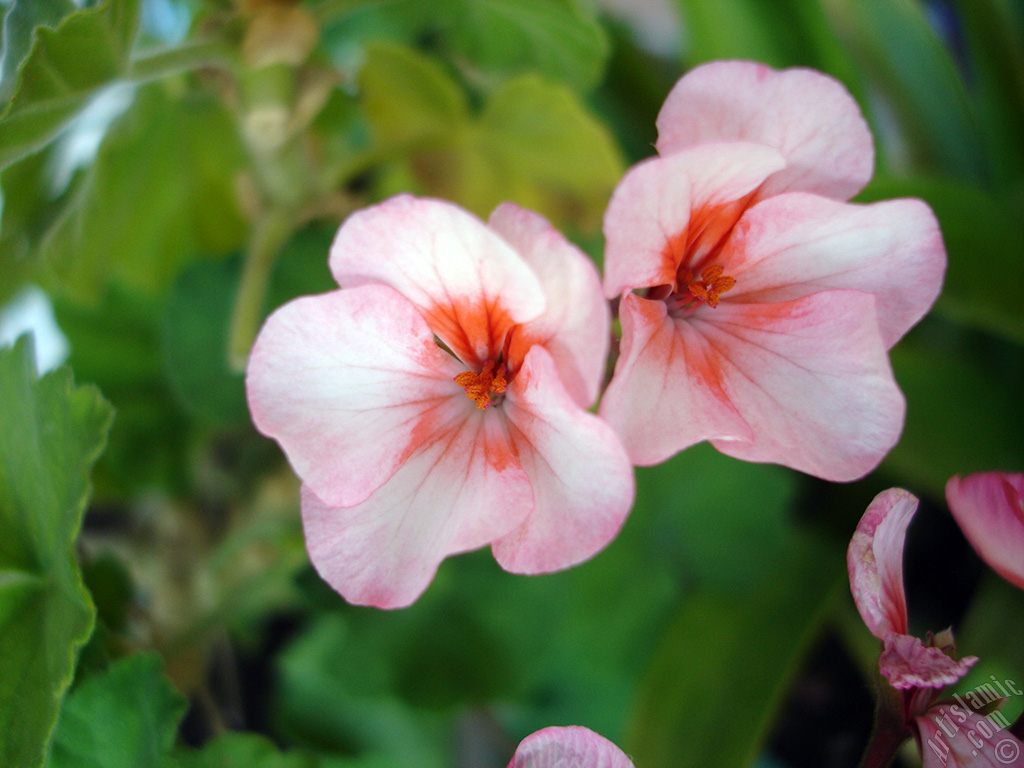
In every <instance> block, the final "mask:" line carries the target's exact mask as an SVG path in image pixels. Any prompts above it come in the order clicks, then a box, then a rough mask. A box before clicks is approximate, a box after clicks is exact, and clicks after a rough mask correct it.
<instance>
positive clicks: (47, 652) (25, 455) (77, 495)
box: [0, 339, 112, 768]
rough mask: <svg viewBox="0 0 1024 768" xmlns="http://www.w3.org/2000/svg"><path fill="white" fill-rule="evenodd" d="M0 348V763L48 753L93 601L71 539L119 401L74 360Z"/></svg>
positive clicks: (21, 347) (35, 761)
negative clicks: (46, 367) (80, 381)
mask: <svg viewBox="0 0 1024 768" xmlns="http://www.w3.org/2000/svg"><path fill="white" fill-rule="evenodd" d="M29 350H30V346H29V343H28V340H27V339H22V340H21V341H20V342H19V343H18V344H16V345H15V347H14V349H13V350H4V351H0V522H2V525H0V529H2V530H3V531H4V535H3V536H2V537H0V733H3V734H4V739H3V740H2V741H0V764H2V765H4V766H11V768H22V767H23V766H38V765H40V764H41V763H42V760H43V756H44V754H45V749H46V745H47V742H48V741H49V738H50V732H51V730H52V728H53V724H54V722H55V721H56V718H57V712H58V708H59V706H60V701H61V698H62V697H63V695H64V692H65V690H66V689H67V687H68V685H69V684H70V682H71V677H72V673H73V671H74V668H75V656H76V654H77V651H78V649H79V648H80V647H81V645H82V644H83V643H84V642H85V640H86V638H87V637H88V636H89V632H90V631H91V630H92V625H93V620H94V615H95V611H94V609H93V605H92V601H91V600H90V599H89V594H88V592H86V590H85V587H84V586H83V585H82V576H81V572H80V570H79V567H78V563H77V561H76V559H75V553H74V545H75V539H76V538H77V536H78V531H79V528H80V527H81V524H82V513H83V511H84V509H85V504H86V499H87V498H88V494H89V484H88V471H89V467H90V466H91V465H92V463H93V461H94V460H95V459H96V457H97V456H98V455H99V453H100V451H101V450H102V449H103V445H104V442H105V440H106V434H107V429H108V428H109V426H110V420H111V416H112V411H111V408H110V406H109V405H108V404H107V403H106V402H105V401H104V400H103V398H102V397H100V394H99V392H98V391H97V390H96V389H95V388H94V387H87V386H86V387H75V386H74V384H73V383H72V380H71V373H70V371H69V370H68V369H67V368H61V369H60V370H58V371H55V372H53V373H50V374H47V375H46V376H44V377H43V378H42V379H39V380H36V374H35V364H34V361H33V359H32V354H31V353H30V351H29Z"/></svg>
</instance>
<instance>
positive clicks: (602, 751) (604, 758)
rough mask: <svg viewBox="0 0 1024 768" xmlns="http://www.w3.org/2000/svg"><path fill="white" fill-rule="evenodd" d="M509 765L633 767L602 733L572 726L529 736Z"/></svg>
mask: <svg viewBox="0 0 1024 768" xmlns="http://www.w3.org/2000/svg"><path fill="white" fill-rule="evenodd" d="M508 768H633V762H632V761H631V760H630V759H629V758H628V757H626V755H624V754H623V752H622V750H621V749H619V748H618V747H616V746H615V745H614V744H612V743H611V742H610V741H608V739H606V738H604V737H603V736H599V735H598V734H596V733H594V732H593V731H591V730H589V729H588V728H583V727H582V726H579V725H569V726H566V727H562V728H559V727H554V726H553V727H551V728H545V729H543V730H540V731H537V732H536V733H533V734H531V735H529V736H527V737H526V738H525V739H523V740H522V742H520V744H519V748H518V749H516V753H515V755H513V756H512V762H510V763H509V764H508Z"/></svg>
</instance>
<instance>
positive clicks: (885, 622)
mask: <svg viewBox="0 0 1024 768" xmlns="http://www.w3.org/2000/svg"><path fill="white" fill-rule="evenodd" d="M916 511H917V497H916V496H914V495H912V494H910V493H908V492H907V491H904V490H903V489H902V488H890V489H889V490H887V491H882V492H881V493H880V494H878V495H877V496H875V498H874V499H873V500H872V501H871V504H869V505H868V508H867V510H866V511H865V512H864V515H863V516H862V517H861V519H860V522H859V523H858V524H857V530H856V532H854V534H853V538H852V539H850V546H849V549H847V551H846V565H847V567H848V569H849V572H850V591H851V592H853V600H854V602H855V603H856V604H857V610H858V611H860V615H861V618H862V619H864V623H865V624H866V625H867V627H868V629H869V630H871V634H873V635H874V636H875V637H877V638H878V639H879V640H884V639H885V638H886V637H888V636H889V635H890V634H893V633H895V634H897V635H905V634H906V633H907V598H906V594H905V593H904V590H903V543H904V541H905V539H906V536H907V526H908V525H910V521H911V519H913V517H914V512H916Z"/></svg>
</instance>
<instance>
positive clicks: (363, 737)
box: [276, 611, 451, 768]
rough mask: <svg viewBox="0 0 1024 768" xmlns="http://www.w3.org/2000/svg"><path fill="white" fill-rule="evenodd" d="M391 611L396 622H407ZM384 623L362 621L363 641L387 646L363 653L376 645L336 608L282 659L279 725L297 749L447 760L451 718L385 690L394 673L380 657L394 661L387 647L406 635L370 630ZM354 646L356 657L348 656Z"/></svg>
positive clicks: (433, 763) (435, 767) (426, 764)
mask: <svg viewBox="0 0 1024 768" xmlns="http://www.w3.org/2000/svg"><path fill="white" fill-rule="evenodd" d="M389 615H391V616H395V617H396V621H397V622H398V623H399V624H405V623H407V622H408V621H409V619H408V618H407V617H403V616H401V615H399V614H389ZM363 618H366V617H365V616H363ZM387 623H388V621H387V619H386V618H384V617H381V618H376V619H375V620H371V621H369V622H368V623H366V624H365V625H364V626H365V630H364V632H367V634H365V635H364V637H365V640H366V641H370V642H372V641H373V640H374V639H376V640H377V643H378V644H379V645H380V646H383V648H384V650H383V652H382V653H378V654H373V653H372V652H370V653H367V654H363V653H362V652H363V651H371V649H370V648H368V647H367V646H366V645H365V644H364V643H363V642H361V639H360V637H359V636H358V635H355V636H353V634H352V632H353V622H350V621H349V620H348V618H347V617H345V616H342V615H341V614H340V613H338V612H337V611H334V612H329V613H325V614H324V615H323V616H322V617H321V618H320V620H318V621H317V622H316V623H315V624H314V625H313V626H311V627H310V628H309V630H307V631H306V632H305V633H303V635H302V636H300V637H299V638H298V639H297V640H296V641H295V642H293V643H292V644H291V645H290V646H289V647H288V648H287V649H285V650H284V652H283V653H282V654H281V655H280V656H279V657H278V663H279V665H280V666H279V669H278V696H277V699H276V703H277V707H278V711H277V713H276V717H277V722H278V723H279V724H280V727H281V729H282V731H283V732H284V733H285V735H286V736H287V737H288V738H289V742H290V743H293V744H297V745H300V746H301V745H317V746H321V747H326V748H331V749H334V750H338V751H344V752H346V753H348V754H354V755H356V756H359V757H366V758H371V757H373V756H379V757H380V758H382V759H384V760H386V761H387V763H388V764H392V765H395V766H406V765H408V766H413V765H416V766H422V767H423V768H442V767H443V766H447V765H450V764H451V762H450V759H449V755H448V754H447V753H448V749H447V743H446V741H447V736H448V733H447V725H448V722H449V721H448V719H447V718H444V717H442V716H440V715H438V714H435V713H422V712H418V711H416V709H415V708H414V707H412V706H411V705H409V704H408V703H406V702H405V701H403V700H402V699H401V698H399V697H398V696H396V695H395V694H394V693H392V692H390V691H389V690H388V689H387V686H388V685H390V681H391V679H393V676H394V670H392V669H391V668H390V667H389V666H387V665H386V664H385V663H382V662H383V661H384V660H390V659H392V658H393V655H392V654H391V653H390V652H389V649H390V647H391V646H393V645H394V643H395V641H396V640H397V641H398V642H399V643H400V642H401V641H402V639H403V637H402V636H401V635H400V634H397V635H396V634H394V633H392V632H387V633H384V634H382V633H380V632H379V631H378V633H377V634H373V627H374V625H376V626H377V627H382V626H384V625H386V624H387ZM357 631H358V630H357ZM353 649H355V650H356V651H358V652H359V655H357V656H355V657H350V654H351V653H352V652H353ZM353 673H356V676H355V677H354V676H353ZM360 678H361V679H360ZM353 681H356V682H357V685H358V687H356V688H353V687H352V685H351V684H350V683H351V682H353Z"/></svg>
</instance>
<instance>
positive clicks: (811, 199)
mask: <svg viewBox="0 0 1024 768" xmlns="http://www.w3.org/2000/svg"><path fill="white" fill-rule="evenodd" d="M719 259H720V261H721V263H723V264H725V265H727V271H728V273H729V274H730V275H732V276H733V277H735V278H736V287H735V289H734V290H732V291H731V292H730V294H729V300H730V301H748V302H753V301H768V302H771V301H786V300H788V299H796V298H799V297H801V296H806V295H808V294H810V293H816V292H818V291H825V290H831V289H853V290H858V291H866V292H868V293H872V294H874V295H875V296H876V297H877V298H878V301H877V304H876V306H877V307H878V312H879V318H878V324H879V328H880V330H881V331H882V338H883V339H884V340H885V343H886V346H888V347H891V346H892V345H893V344H895V343H896V341H898V340H899V338H900V337H901V336H902V335H903V334H904V333H906V332H907V331H908V330H909V329H910V328H911V326H913V325H914V324H915V323H917V321H918V320H920V319H921V318H922V317H923V316H924V314H925V313H926V312H927V311H928V309H929V307H931V305H932V304H933V303H934V302H935V299H936V298H937V297H938V295H939V289H940V288H941V287H942V275H943V272H944V271H945V268H946V251H945V248H944V247H943V244H942V234H941V233H940V232H939V225H938V222H936V220H935V216H934V215H933V214H932V212H931V209H930V208H929V207H928V206H927V205H926V204H925V203H923V202H921V201H920V200H909V199H906V200H890V201H886V202H881V203H874V204H872V205H853V204H851V203H840V202H836V201H834V200H829V199H828V198H824V197H820V196H818V195H809V194H804V193H793V194H784V195H778V196H776V197H772V198H769V199H767V200H763V201H761V202H759V203H757V204H756V205H754V206H752V207H750V208H749V209H747V211H746V213H744V215H743V217H742V218H741V219H740V220H739V222H737V224H736V227H735V229H734V230H733V233H732V236H731V237H730V238H729V240H728V242H727V243H726V245H725V247H724V248H723V249H722V253H721V255H720V257H719Z"/></svg>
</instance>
